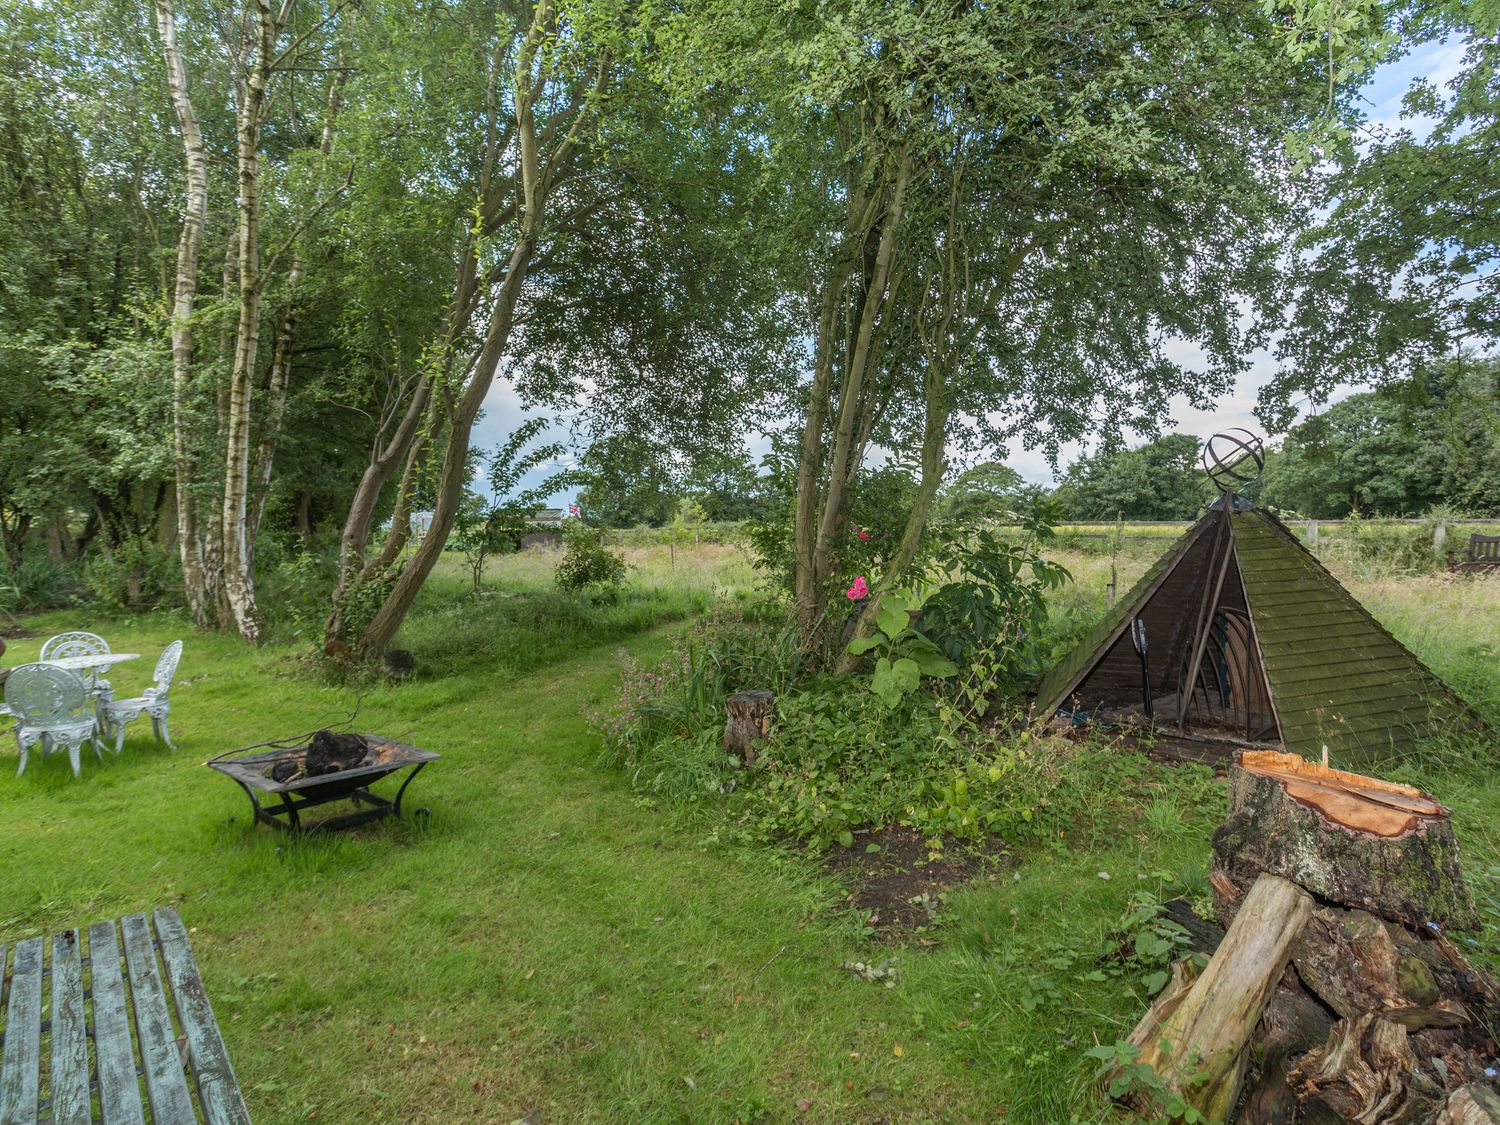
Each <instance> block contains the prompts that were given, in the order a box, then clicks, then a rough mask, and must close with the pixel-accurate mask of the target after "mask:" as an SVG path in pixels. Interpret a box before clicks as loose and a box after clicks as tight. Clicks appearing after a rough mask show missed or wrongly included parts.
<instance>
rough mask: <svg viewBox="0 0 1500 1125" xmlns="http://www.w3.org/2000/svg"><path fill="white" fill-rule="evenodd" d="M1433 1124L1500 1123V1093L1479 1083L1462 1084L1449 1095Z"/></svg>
mask: <svg viewBox="0 0 1500 1125" xmlns="http://www.w3.org/2000/svg"><path fill="white" fill-rule="evenodd" d="M1433 1125H1500V1094H1497V1093H1495V1091H1494V1090H1493V1089H1491V1088H1490V1087H1488V1086H1480V1085H1478V1084H1477V1083H1476V1084H1473V1085H1469V1086H1460V1087H1459V1088H1458V1089H1457V1090H1454V1091H1453V1093H1452V1094H1451V1095H1449V1097H1448V1104H1447V1105H1445V1106H1443V1108H1442V1109H1441V1110H1440V1111H1439V1112H1438V1115H1437V1119H1436V1120H1435V1121H1434V1122H1433Z"/></svg>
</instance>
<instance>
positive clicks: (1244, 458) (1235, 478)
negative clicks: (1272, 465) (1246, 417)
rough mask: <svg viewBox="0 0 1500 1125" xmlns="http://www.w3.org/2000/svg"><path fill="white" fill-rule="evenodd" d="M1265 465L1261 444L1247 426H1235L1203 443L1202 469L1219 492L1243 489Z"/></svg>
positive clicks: (1258, 475) (1264, 453) (1263, 450)
mask: <svg viewBox="0 0 1500 1125" xmlns="http://www.w3.org/2000/svg"><path fill="white" fill-rule="evenodd" d="M1265 467H1266V450H1265V445H1264V444H1263V443H1262V442H1261V440H1260V438H1258V437H1257V436H1256V435H1255V434H1252V433H1251V432H1250V431H1249V430H1245V429H1241V428H1240V427H1238V426H1236V427H1235V428H1234V429H1232V430H1225V431H1224V432H1223V433H1217V434H1214V436H1213V437H1211V438H1209V439H1208V440H1207V441H1206V442H1204V443H1203V471H1204V472H1205V473H1207V474H1208V479H1209V480H1211V481H1213V482H1214V485H1215V486H1216V487H1218V489H1219V490H1220V491H1222V492H1243V491H1244V488H1245V486H1246V485H1248V484H1252V483H1254V482H1255V481H1257V480H1259V479H1260V474H1261V470H1262V469H1264V468H1265Z"/></svg>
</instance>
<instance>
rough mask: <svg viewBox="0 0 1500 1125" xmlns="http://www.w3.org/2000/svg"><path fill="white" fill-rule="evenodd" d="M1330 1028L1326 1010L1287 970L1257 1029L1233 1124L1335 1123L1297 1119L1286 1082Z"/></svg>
mask: <svg viewBox="0 0 1500 1125" xmlns="http://www.w3.org/2000/svg"><path fill="white" fill-rule="evenodd" d="M1333 1023H1334V1017H1333V1015H1331V1014H1330V1013H1329V1011H1328V1009H1327V1008H1325V1007H1324V1006H1323V1005H1322V1004H1319V1003H1318V1001H1317V1000H1315V999H1314V998H1313V997H1312V996H1310V995H1309V994H1308V993H1307V992H1306V991H1305V990H1304V989H1303V988H1302V987H1301V986H1300V985H1299V984H1298V983H1297V980H1296V973H1294V972H1292V971H1290V970H1288V971H1287V972H1286V973H1284V974H1283V975H1282V979H1281V985H1280V987H1278V988H1277V990H1276V992H1275V994H1274V995H1273V996H1272V997H1271V999H1270V1001H1269V1002H1268V1003H1267V1004H1266V1010H1265V1014H1264V1015H1262V1016H1261V1018H1260V1027H1258V1028H1257V1029H1256V1033H1255V1040H1256V1047H1255V1051H1254V1052H1253V1053H1252V1062H1253V1063H1254V1077H1253V1079H1252V1084H1251V1086H1250V1090H1249V1092H1248V1093H1247V1094H1246V1095H1245V1101H1244V1103H1243V1104H1242V1105H1241V1106H1240V1110H1239V1113H1237V1114H1236V1115H1235V1123H1236V1125H1281V1123H1282V1122H1286V1121H1292V1120H1301V1121H1306V1122H1309V1123H1312V1125H1317V1123H1319V1122H1322V1121H1324V1120H1326V1121H1328V1122H1330V1123H1332V1122H1336V1121H1337V1120H1338V1118H1337V1117H1336V1116H1334V1115H1333V1114H1332V1113H1327V1114H1323V1115H1321V1116H1319V1115H1317V1114H1307V1113H1305V1112H1304V1113H1302V1114H1301V1115H1300V1117H1299V1113H1298V1103H1297V1096H1296V1094H1295V1093H1293V1092H1292V1089H1291V1087H1290V1086H1288V1085H1287V1082H1286V1076H1287V1071H1288V1070H1289V1069H1290V1068H1291V1062H1292V1060H1293V1059H1295V1058H1296V1057H1297V1056H1299V1055H1303V1054H1306V1053H1307V1052H1308V1051H1310V1050H1312V1049H1313V1048H1314V1047H1320V1046H1322V1045H1323V1042H1324V1041H1325V1040H1326V1039H1327V1038H1328V1032H1329V1030H1330V1029H1331V1028H1332V1027H1333Z"/></svg>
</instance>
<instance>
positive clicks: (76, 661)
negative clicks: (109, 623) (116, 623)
mask: <svg viewBox="0 0 1500 1125" xmlns="http://www.w3.org/2000/svg"><path fill="white" fill-rule="evenodd" d="M140 658H141V654H140V653H138V652H90V653H83V654H82V655H79V656H59V657H57V658H56V659H54V660H41V661H38V663H40V664H50V665H52V667H54V668H66V669H67V670H68V671H69V672H74V673H77V674H78V675H80V676H82V675H84V674H87V675H88V682H89V686H90V687H93V686H94V685H95V684H97V683H98V682H99V674H100V673H101V672H107V671H109V670H110V669H111V668H113V667H114V666H115V665H116V664H124V663H125V662H126V661H127V660H139V659H140Z"/></svg>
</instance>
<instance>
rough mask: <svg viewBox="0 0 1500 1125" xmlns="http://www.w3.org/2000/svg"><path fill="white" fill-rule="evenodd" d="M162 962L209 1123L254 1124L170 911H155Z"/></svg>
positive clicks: (181, 932) (178, 924) (174, 913)
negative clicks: (164, 965)
mask: <svg viewBox="0 0 1500 1125" xmlns="http://www.w3.org/2000/svg"><path fill="white" fill-rule="evenodd" d="M154 917H155V921H156V935H157V937H158V938H159V939H160V942H161V959H162V961H163V962H164V963H165V964H166V967H167V981H168V983H169V984H170V985H171V988H172V998H173V999H174V1000H175V1001H176V1005H177V1018H178V1021H179V1022H180V1023H181V1024H182V1030H183V1031H184V1032H185V1033H186V1034H187V1041H188V1054H189V1057H190V1059H191V1060H192V1064H193V1075H194V1077H195V1078H196V1079H197V1081H198V1100H199V1101H200V1102H201V1103H202V1106H203V1116H204V1118H205V1120H206V1121H207V1122H208V1123H209V1125H250V1112H249V1110H247V1109H246V1108H245V1099H244V1096H243V1095H242V1094H241V1093H240V1087H239V1082H238V1081H237V1080H236V1079H235V1076H234V1068H233V1067H232V1066H231V1065H230V1063H229V1052H228V1051H227V1050H226V1049H225V1047H224V1037H223V1035H222V1034H221V1033H220V1031H219V1025H218V1022H217V1021H216V1020H215V1019H214V1012H213V1007H212V1006H211V1005H210V1004H209V1002H208V993H207V991H206V990H205V989H204V987H203V978H202V977H201V976H199V974H198V964H197V962H196V961H195V960H194V959H193V949H192V946H191V945H190V944H189V943H188V934H187V927H186V926H184V925H183V924H182V919H181V918H179V917H178V916H177V911H175V910H173V909H172V908H171V907H162V908H160V909H159V910H157V911H156V913H155V916H154Z"/></svg>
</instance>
